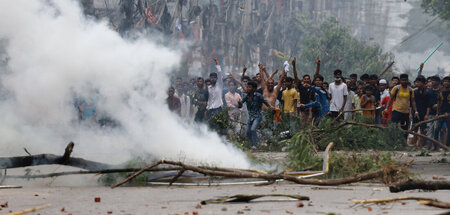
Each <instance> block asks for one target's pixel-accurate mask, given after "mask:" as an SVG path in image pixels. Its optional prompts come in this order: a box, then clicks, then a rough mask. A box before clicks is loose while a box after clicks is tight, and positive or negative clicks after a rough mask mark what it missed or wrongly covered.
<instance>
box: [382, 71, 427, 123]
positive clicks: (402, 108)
mask: <svg viewBox="0 0 450 215" xmlns="http://www.w3.org/2000/svg"><path fill="white" fill-rule="evenodd" d="M391 95H392V96H391V98H390V99H389V103H388V105H387V107H389V106H390V105H391V103H392V102H393V105H392V122H393V123H400V126H401V127H402V129H403V130H408V125H409V111H410V110H409V109H410V107H411V106H412V108H413V111H414V112H413V113H414V114H413V117H419V112H417V108H416V102H415V100H414V91H413V90H412V89H411V87H409V86H408V75H407V74H401V75H400V85H397V86H395V87H393V88H392V90H391ZM394 100H395V101H394ZM388 114H389V113H388Z"/></svg>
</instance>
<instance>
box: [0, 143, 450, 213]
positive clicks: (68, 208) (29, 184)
mask: <svg viewBox="0 0 450 215" xmlns="http://www.w3.org/2000/svg"><path fill="white" fill-rule="evenodd" d="M405 153H406V154H404V153H403V152H400V153H397V155H396V156H397V159H399V160H405V161H408V160H414V163H413V166H412V167H411V170H412V171H413V172H415V173H416V174H418V177H419V178H422V179H426V180H433V178H435V179H436V178H437V179H438V180H449V178H450V165H449V163H448V161H447V162H442V161H443V160H442V158H445V159H446V160H450V157H449V156H447V155H444V154H443V153H433V154H432V156H430V157H416V156H415V154H417V153H411V152H405ZM284 155H285V154H284ZM284 155H283V154H282V153H279V154H277V153H272V154H271V153H269V154H263V155H261V156H268V157H269V158H270V157H271V156H272V159H275V160H276V159H278V158H280V159H282V157H284ZM444 161H445V160H444ZM31 169H34V170H32V172H34V173H36V171H37V170H39V171H40V173H46V172H55V171H67V170H73V169H71V168H68V167H61V166H39V167H33V168H31ZM24 172H25V169H23V168H19V169H13V170H9V171H8V174H11V175H13V174H15V175H16V174H24ZM96 181H97V176H93V175H83V176H79V175H77V176H62V177H58V178H47V179H35V180H9V179H8V180H6V181H5V182H4V183H3V185H5V184H6V185H22V186H23V188H18V189H0V203H4V202H8V207H4V208H1V210H0V214H8V213H9V212H15V211H20V210H24V209H29V208H33V207H37V206H41V205H45V204H50V205H51V206H50V207H49V208H46V209H42V210H39V211H36V212H32V213H29V214H41V215H44V214H73V215H75V214H172V215H173V214H180V215H184V214H328V213H335V214H408V215H412V214H442V213H445V212H449V211H446V210H443V209H438V208H433V207H429V206H423V205H419V204H417V203H416V201H398V202H395V203H386V204H365V205H355V204H354V203H353V202H352V201H351V200H352V199H373V198H392V197H402V196H414V197H427V198H437V199H439V200H441V201H447V202H449V201H450V191H449V190H440V191H435V192H424V191H420V190H413V191H407V192H402V193H390V192H389V190H388V188H387V187H385V186H384V185H382V184H375V183H357V184H352V185H345V186H332V187H319V186H306V185H297V184H292V183H288V182H279V183H276V184H272V185H268V186H261V187H255V186H253V185H233V186H172V187H167V186H149V187H119V188H116V189H111V188H109V187H104V186H98V185H97V182H96ZM237 194H295V195H304V196H309V197H310V200H309V201H302V204H303V205H304V206H303V207H297V204H298V201H296V200H291V199H289V198H285V197H270V198H269V197H267V198H261V199H258V200H254V201H252V202H250V203H220V204H209V205H200V202H201V201H202V200H207V199H211V198H216V197H220V196H229V195H237ZM96 197H99V198H100V202H95V198H96ZM195 212H196V213H195Z"/></svg>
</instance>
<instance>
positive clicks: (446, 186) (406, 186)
mask: <svg viewBox="0 0 450 215" xmlns="http://www.w3.org/2000/svg"><path fill="white" fill-rule="evenodd" d="M415 189H420V190H450V181H422V180H407V181H402V182H398V183H395V184H392V185H390V186H389V191H391V192H392V193H397V192H402V191H405V190H415Z"/></svg>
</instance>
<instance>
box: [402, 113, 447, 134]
mask: <svg viewBox="0 0 450 215" xmlns="http://www.w3.org/2000/svg"><path fill="white" fill-rule="evenodd" d="M447 117H450V115H448V114H442V115H439V116H437V117H434V118H433V119H428V120H424V121H421V122H418V123H415V124H414V125H413V127H412V128H411V130H415V129H416V128H418V127H419V126H420V125H422V124H424V123H429V122H433V121H436V120H438V119H441V118H447Z"/></svg>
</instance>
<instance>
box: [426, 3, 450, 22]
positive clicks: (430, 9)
mask: <svg viewBox="0 0 450 215" xmlns="http://www.w3.org/2000/svg"><path fill="white" fill-rule="evenodd" d="M421 6H422V8H424V9H425V12H427V13H430V14H432V15H439V17H440V18H441V19H444V20H450V1H448V0H422V4H421Z"/></svg>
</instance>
